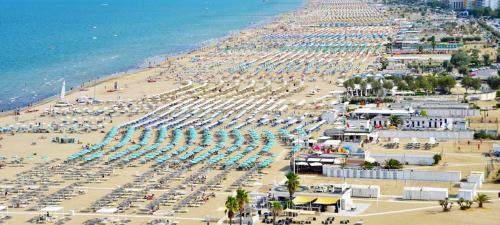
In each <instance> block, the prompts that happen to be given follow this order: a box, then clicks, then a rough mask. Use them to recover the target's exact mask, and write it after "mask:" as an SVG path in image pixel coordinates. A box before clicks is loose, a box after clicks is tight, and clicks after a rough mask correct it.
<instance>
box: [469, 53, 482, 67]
mask: <svg viewBox="0 0 500 225" xmlns="http://www.w3.org/2000/svg"><path fill="white" fill-rule="evenodd" d="M470 63H471V64H472V66H473V67H479V66H480V65H481V62H480V61H479V50H478V49H472V53H471V55H470Z"/></svg>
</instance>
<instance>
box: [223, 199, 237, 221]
mask: <svg viewBox="0 0 500 225" xmlns="http://www.w3.org/2000/svg"><path fill="white" fill-rule="evenodd" d="M225 205H226V213H227V217H228V218H229V224H233V218H234V213H235V212H237V211H238V209H239V208H238V201H237V200H236V198H235V197H234V196H227V200H226V204H225Z"/></svg>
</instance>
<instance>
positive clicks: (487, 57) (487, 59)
mask: <svg viewBox="0 0 500 225" xmlns="http://www.w3.org/2000/svg"><path fill="white" fill-rule="evenodd" d="M482 57H483V65H485V66H489V65H491V59H490V55H489V54H483V55H482Z"/></svg>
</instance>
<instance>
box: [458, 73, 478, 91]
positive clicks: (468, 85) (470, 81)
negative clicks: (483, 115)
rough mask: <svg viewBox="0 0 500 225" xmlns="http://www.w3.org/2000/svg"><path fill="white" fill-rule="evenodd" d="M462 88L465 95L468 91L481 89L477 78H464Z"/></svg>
mask: <svg viewBox="0 0 500 225" xmlns="http://www.w3.org/2000/svg"><path fill="white" fill-rule="evenodd" d="M462 86H463V87H464V88H465V93H467V92H468V90H469V89H474V90H479V88H481V80H480V79H479V78H472V77H469V76H465V77H464V78H463V79H462Z"/></svg>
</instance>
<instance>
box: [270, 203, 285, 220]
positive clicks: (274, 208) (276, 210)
mask: <svg viewBox="0 0 500 225" xmlns="http://www.w3.org/2000/svg"><path fill="white" fill-rule="evenodd" d="M282 211H283V206H282V205H281V202H278V201H272V202H271V212H272V213H273V224H274V225H275V224H276V215H280V214H281V212H282Z"/></svg>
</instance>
